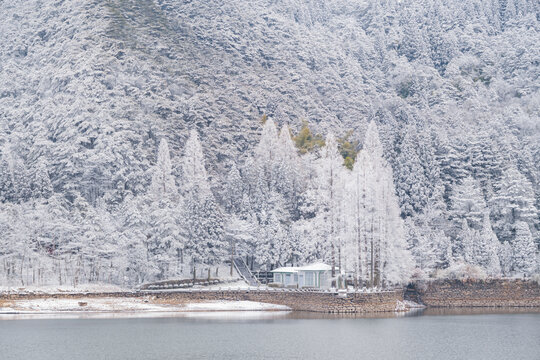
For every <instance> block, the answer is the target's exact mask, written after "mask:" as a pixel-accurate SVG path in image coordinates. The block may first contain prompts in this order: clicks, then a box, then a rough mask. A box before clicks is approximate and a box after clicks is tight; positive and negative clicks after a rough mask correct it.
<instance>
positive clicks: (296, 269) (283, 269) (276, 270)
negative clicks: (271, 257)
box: [271, 267, 299, 273]
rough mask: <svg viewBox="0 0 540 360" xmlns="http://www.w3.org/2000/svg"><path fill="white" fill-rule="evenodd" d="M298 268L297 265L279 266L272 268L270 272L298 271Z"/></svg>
mask: <svg viewBox="0 0 540 360" xmlns="http://www.w3.org/2000/svg"><path fill="white" fill-rule="evenodd" d="M298 269H299V268H297V267H280V268H277V269H274V270H272V271H271V272H276V273H295V272H298Z"/></svg>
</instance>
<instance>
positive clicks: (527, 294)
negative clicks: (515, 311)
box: [406, 279, 540, 307]
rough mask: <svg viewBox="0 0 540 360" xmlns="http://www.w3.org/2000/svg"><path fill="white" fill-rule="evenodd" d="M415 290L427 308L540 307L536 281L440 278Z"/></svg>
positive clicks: (419, 285)
mask: <svg viewBox="0 0 540 360" xmlns="http://www.w3.org/2000/svg"><path fill="white" fill-rule="evenodd" d="M415 290H416V293H417V296H418V300H420V302H422V303H423V304H424V305H426V306H428V307H540V286H539V285H538V283H536V282H533V281H525V280H504V279H492V280H476V281H472V280H469V281H459V280H438V281H432V282H421V283H416V284H415ZM408 293H409V291H407V293H406V297H408V296H407V295H408Z"/></svg>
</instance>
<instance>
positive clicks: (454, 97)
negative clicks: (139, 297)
mask: <svg viewBox="0 0 540 360" xmlns="http://www.w3.org/2000/svg"><path fill="white" fill-rule="evenodd" d="M0 15H2V16H0V201H1V204H0V285H1V284H21V283H22V284H24V285H27V284H48V283H66V282H70V283H78V282H89V281H90V282H92V281H104V282H113V283H119V284H136V283H140V282H142V281H147V280H153V279H156V278H159V279H161V278H166V277H174V276H184V275H186V274H188V273H189V271H190V270H192V269H193V268H196V269H203V268H205V267H208V266H214V265H215V264H217V263H220V262H222V261H224V260H225V259H227V258H228V257H229V256H230V255H229V252H230V249H231V245H232V244H235V246H236V247H237V248H238V250H239V252H242V251H245V252H249V253H251V254H254V256H255V257H256V261H257V262H258V263H260V264H262V265H263V266H266V267H268V268H270V267H272V266H275V265H276V264H285V263H295V264H296V263H304V262H309V261H312V260H324V261H326V262H328V263H333V264H335V265H336V266H340V267H341V268H342V269H344V270H347V271H349V272H351V273H354V274H355V276H357V278H358V279H359V280H361V281H363V282H365V283H370V284H372V285H375V284H377V285H379V284H380V285H385V284H391V283H399V282H403V281H406V280H407V279H409V278H410V277H411V276H414V277H419V278H424V277H429V276H456V273H458V272H460V271H461V272H463V271H467V272H469V273H474V274H475V276H522V275H526V276H529V275H532V274H534V273H537V272H538V271H539V270H538V266H539V259H538V246H539V244H540V213H539V209H540V180H539V179H540V89H539V88H540V46H538V44H540V25H539V21H540V3H539V2H538V1H535V0H465V1H458V0H452V1H446V2H443V1H438V0H433V1H428V0H421V1H415V0H402V1H397V0H396V1H394V0H388V1H355V0H348V1H347V0H332V1H322V0H298V1H291V0H273V1H271V0H253V1H247V0H229V1H213V0H209V1H174V0H153V1H152V0H147V1H135V0H103V1H98V0H87V1H83V0H71V1H70V0H58V1H55V0H47V1H44V0H42V1H37V0H27V1H3V2H0ZM261 119H262V121H261ZM368 124H370V125H369V126H368ZM278 134H279V135H278ZM188 276H189V275H188Z"/></svg>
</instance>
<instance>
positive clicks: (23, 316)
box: [0, 307, 540, 321]
mask: <svg viewBox="0 0 540 360" xmlns="http://www.w3.org/2000/svg"><path fill="white" fill-rule="evenodd" d="M529 313H533V314H534V313H540V307H537V308H535V307H530V308H527V307H519V308H516V307H508V308H505V307H492V308H486V307H472V308H467V307H462V308H427V309H426V308H416V309H411V310H409V311H403V312H378V313H359V314H325V313H317V312H306V311H300V312H295V311H193V312H173V311H168V312H151V311H148V312H69V311H66V312H58V313H20V314H1V313H0V321H1V320H37V319H42V320H45V319H127V318H141V319H144V318H188V319H210V320H225V321H228V320H235V321H236V320H240V321H241V320H257V319H390V318H402V317H414V316H435V315H487V314H529Z"/></svg>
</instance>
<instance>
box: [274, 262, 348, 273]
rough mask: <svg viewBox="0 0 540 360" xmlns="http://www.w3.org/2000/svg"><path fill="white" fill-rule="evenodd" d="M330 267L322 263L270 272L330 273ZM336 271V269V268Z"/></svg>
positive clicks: (282, 268) (281, 268)
mask: <svg viewBox="0 0 540 360" xmlns="http://www.w3.org/2000/svg"><path fill="white" fill-rule="evenodd" d="M330 270H332V266H330V265H327V264H324V263H313V264H309V265H306V266H295V267H280V268H277V269H274V270H272V271H271V272H275V273H297V272H298V271H330ZM336 270H337V268H336Z"/></svg>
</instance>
